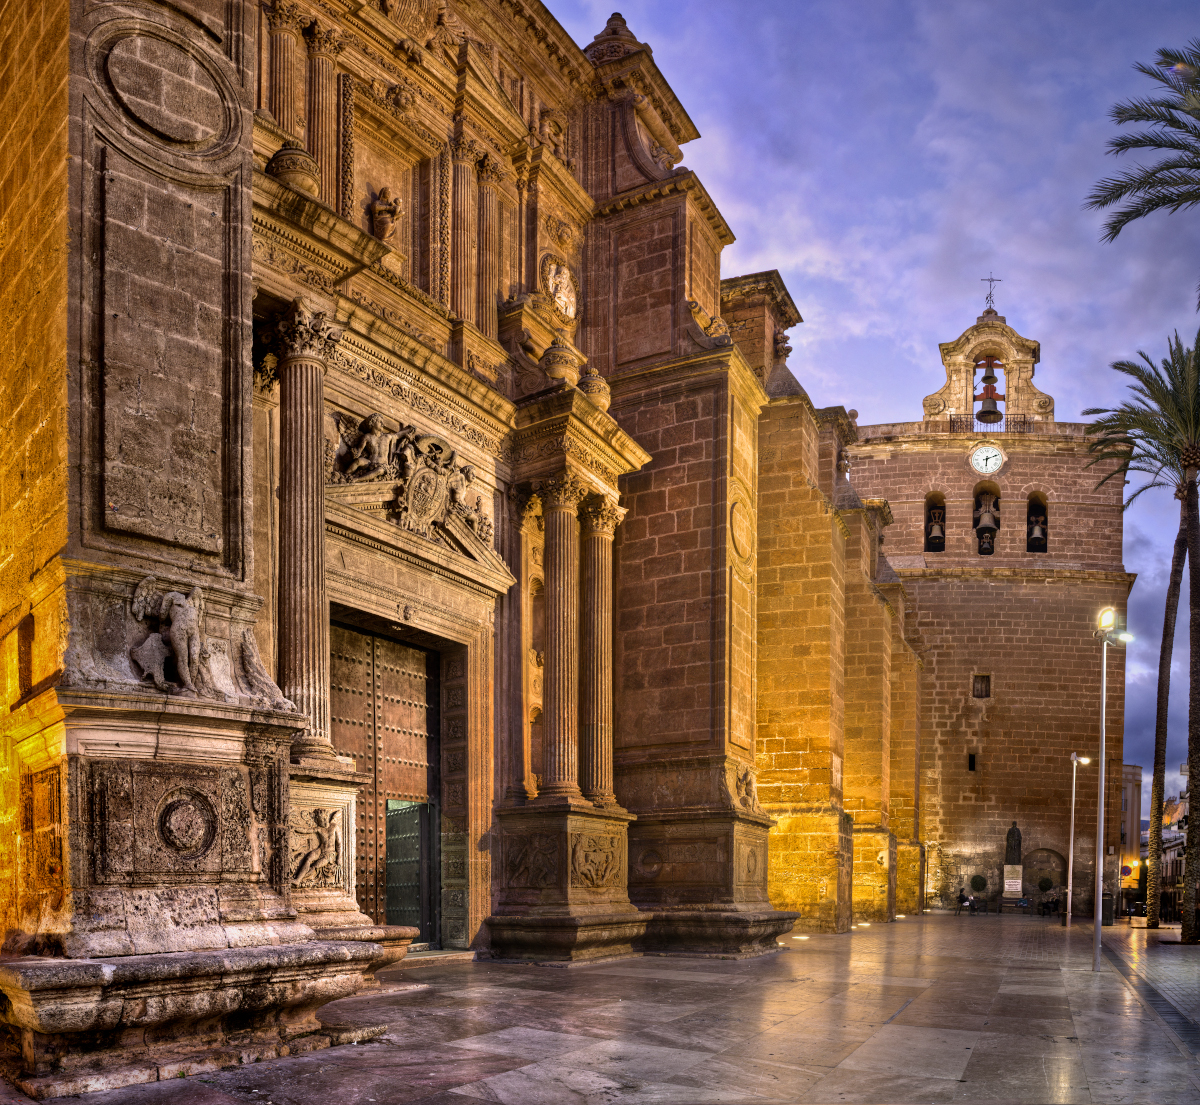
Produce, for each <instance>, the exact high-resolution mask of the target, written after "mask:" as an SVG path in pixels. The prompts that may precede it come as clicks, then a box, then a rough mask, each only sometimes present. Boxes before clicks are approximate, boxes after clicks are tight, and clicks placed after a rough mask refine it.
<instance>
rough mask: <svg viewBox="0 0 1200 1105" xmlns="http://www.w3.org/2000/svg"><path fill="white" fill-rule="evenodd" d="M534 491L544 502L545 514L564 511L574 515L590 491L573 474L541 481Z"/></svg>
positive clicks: (562, 473)
mask: <svg viewBox="0 0 1200 1105" xmlns="http://www.w3.org/2000/svg"><path fill="white" fill-rule="evenodd" d="M534 490H535V491H536V492H537V494H538V498H540V499H541V500H542V510H543V512H545V511H548V510H563V511H569V512H570V513H571V514H574V513H575V512H576V511H577V510H578V508H579V504H580V503H581V502H582V501H583V499H584V498H586V497H587V494H588V492H589V490H590V489H589V488H588V486H587V484H585V483H584V482H583V481H582V480H581V479H580V478H579V477H578V476H576V475H574V474H573V473H571V472H561V473H559V475H557V476H552V477H551V478H550V479H548V480H539V481H538V483H537V484H536V485H535V487H534Z"/></svg>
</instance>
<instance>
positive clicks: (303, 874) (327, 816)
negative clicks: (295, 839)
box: [292, 809, 342, 885]
mask: <svg viewBox="0 0 1200 1105" xmlns="http://www.w3.org/2000/svg"><path fill="white" fill-rule="evenodd" d="M312 818H313V827H312V828H311V829H298V828H295V827H293V828H292V832H293V833H295V834H296V835H297V836H305V837H309V838H311V840H312V844H313V846H312V847H311V848H310V849H309V850H308V851H307V852H305V853H304V854H303V855H302V856H301V857H300V862H299V863H298V864H296V870H295V873H294V874H293V875H292V881H293V882H294V883H296V884H297V885H299V884H300V883H301V882H303V880H304V879H306V878H307V877H308V876H309V875H316V874H317V873H318V872H319V871H320V870H321V869H322V868H323V867H337V866H338V864H340V863H341V862H342V825H341V822H342V811H341V810H340V809H335V810H313V811H312Z"/></svg>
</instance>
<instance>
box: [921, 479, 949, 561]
mask: <svg viewBox="0 0 1200 1105" xmlns="http://www.w3.org/2000/svg"><path fill="white" fill-rule="evenodd" d="M925 551H926V552H945V551H946V500H945V499H943V498H942V496H941V495H939V494H937V493H936V492H934V493H933V494H931V495H928V496H926V499H925Z"/></svg>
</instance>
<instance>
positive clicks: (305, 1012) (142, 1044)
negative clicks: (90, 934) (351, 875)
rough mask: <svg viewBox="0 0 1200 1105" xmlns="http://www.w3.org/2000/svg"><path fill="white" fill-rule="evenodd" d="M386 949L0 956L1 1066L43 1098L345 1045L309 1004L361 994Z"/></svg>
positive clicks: (334, 944) (329, 946)
mask: <svg viewBox="0 0 1200 1105" xmlns="http://www.w3.org/2000/svg"><path fill="white" fill-rule="evenodd" d="M385 955H386V953H385V951H384V949H383V948H381V947H380V946H379V945H378V944H374V943H370V942H365V941H312V942H310V943H304V944H281V945H274V946H266V947H255V948H224V949H220V950H216V951H203V952H169V953H164V954H160V955H130V956H121V957H118V958H114V959H48V958H40V957H33V956H28V957H22V958H19V959H10V960H7V961H4V962H2V963H0V991H2V992H3V994H4V997H5V998H6V999H7V1001H6V1003H5V1006H6V1007H5V1009H4V1011H3V1014H0V1015H2V1017H3V1020H4V1021H6V1022H7V1023H8V1024H9V1025H10V1026H11V1028H12V1030H13V1031H12V1032H11V1034H10V1040H11V1041H12V1043H10V1050H9V1052H8V1054H7V1055H6V1056H5V1060H6V1066H7V1067H8V1071H7V1073H8V1076H9V1077H10V1078H11V1079H12V1080H13V1081H14V1082H15V1083H16V1085H17V1086H18V1087H19V1088H20V1089H21V1090H22V1091H23V1092H25V1093H27V1094H29V1095H30V1096H31V1097H34V1098H38V1099H43V1098H50V1097H63V1096H66V1095H69V1094H79V1093H89V1092H93V1091H97V1090H107V1089H114V1088H117V1087H120V1086H128V1085H133V1084H135V1083H142V1082H153V1081H158V1080H159V1079H161V1078H163V1077H177V1076H179V1075H180V1074H196V1073H200V1072H202V1071H205V1070H213V1069H216V1068H217V1067H221V1066H229V1065H231V1064H237V1063H239V1062H254V1061H256V1060H258V1059H262V1058H270V1057H273V1056H278V1055H292V1054H297V1053H298V1052H301V1051H308V1050H312V1049H314V1048H320V1047H328V1046H329V1045H330V1044H331V1043H334V1042H343V1041H338V1040H335V1039H334V1038H332V1037H331V1036H330V1035H329V1034H328V1033H323V1032H322V1029H321V1024H320V1022H319V1021H318V1020H317V1017H316V1011H317V1009H318V1008H319V1007H320V1006H322V1005H324V1004H325V1003H326V1002H329V1001H334V1000H336V999H337V998H343V997H348V996H349V995H351V994H354V993H357V992H358V991H359V990H361V989H362V985H363V976H364V974H365V973H368V972H370V971H371V967H372V964H373V963H374V962H375V961H377V960H381V959H382V958H383V957H384V956H385ZM18 1040H19V1048H18V1046H17V1043H16V1041H18ZM344 1042H348V1041H344Z"/></svg>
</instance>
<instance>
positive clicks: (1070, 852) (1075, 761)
mask: <svg viewBox="0 0 1200 1105" xmlns="http://www.w3.org/2000/svg"><path fill="white" fill-rule="evenodd" d="M1091 762H1092V758H1091V757H1090V756H1080V755H1078V754H1077V753H1075V752H1072V753H1071V844H1070V847H1069V848H1068V849H1067V921H1066V924H1067V928H1070V927H1071V901H1072V899H1071V886H1072V883H1073V879H1074V876H1075V776H1076V775H1077V774H1078V773H1079V765H1080V764H1090V763H1091Z"/></svg>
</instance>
